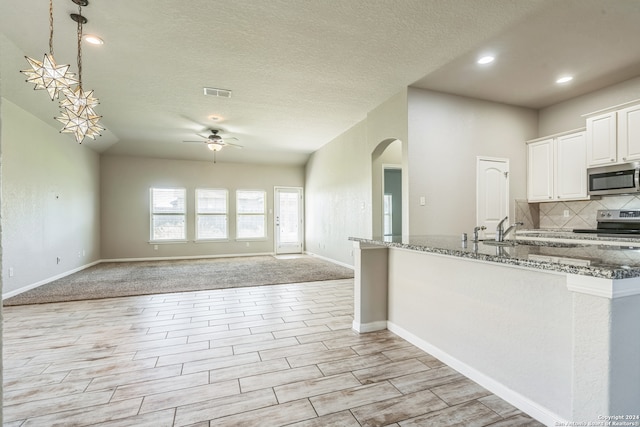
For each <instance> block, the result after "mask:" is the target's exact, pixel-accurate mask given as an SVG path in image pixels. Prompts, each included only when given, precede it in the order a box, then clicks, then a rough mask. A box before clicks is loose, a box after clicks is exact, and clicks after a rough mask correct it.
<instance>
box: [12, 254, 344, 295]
mask: <svg viewBox="0 0 640 427" xmlns="http://www.w3.org/2000/svg"><path fill="white" fill-rule="evenodd" d="M352 277H353V270H351V269H349V268H346V267H342V266H339V265H336V264H333V263H331V262H328V261H324V260H321V259H318V258H314V257H312V256H298V257H272V256H255V257H237V258H213V259H191V260H176V261H139V262H111V263H102V264H98V265H95V266H93V267H90V268H87V269H86V270H82V271H80V272H77V273H74V274H72V275H69V276H67V277H64V278H62V279H58V280H56V281H53V282H51V283H47V284H46V285H42V286H39V287H38V288H35V289H32V290H29V291H26V292H23V293H21V294H19V295H16V296H14V297H11V298H8V299H6V300H5V301H4V305H5V306H9V305H24V304H43V303H50V302H62V301H78V300H85V299H101V298H113V297H122V296H131V295H149V294H161V293H173V292H186V291H200V290H207V289H222V288H233V287H241V286H259V285H274V284H281V283H302V282H317V281H324V280H337V279H347V278H352Z"/></svg>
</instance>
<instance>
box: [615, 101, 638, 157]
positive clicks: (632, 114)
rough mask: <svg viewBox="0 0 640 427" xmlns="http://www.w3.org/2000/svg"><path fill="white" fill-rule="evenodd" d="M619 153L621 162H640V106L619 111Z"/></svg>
mask: <svg viewBox="0 0 640 427" xmlns="http://www.w3.org/2000/svg"><path fill="white" fill-rule="evenodd" d="M618 152H619V155H620V157H619V158H620V160H621V161H623V162H630V161H633V160H640V105H634V106H633V107H629V108H625V109H622V110H620V111H618Z"/></svg>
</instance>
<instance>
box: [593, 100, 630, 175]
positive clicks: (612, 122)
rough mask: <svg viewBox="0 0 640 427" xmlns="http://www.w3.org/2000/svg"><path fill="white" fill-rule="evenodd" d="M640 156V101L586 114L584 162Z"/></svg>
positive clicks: (600, 162) (609, 161) (607, 162)
mask: <svg viewBox="0 0 640 427" xmlns="http://www.w3.org/2000/svg"><path fill="white" fill-rule="evenodd" d="M637 160H640V104H638V105H633V106H631V107H627V108H623V109H618V110H615V111H610V112H608V113H603V114H598V115H594V116H591V117H587V165H588V166H589V167H591V166H602V165H613V164H618V163H626V162H632V161H637Z"/></svg>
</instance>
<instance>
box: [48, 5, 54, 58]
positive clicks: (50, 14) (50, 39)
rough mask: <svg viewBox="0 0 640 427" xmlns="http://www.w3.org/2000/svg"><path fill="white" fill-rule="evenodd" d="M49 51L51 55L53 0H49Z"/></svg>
mask: <svg viewBox="0 0 640 427" xmlns="http://www.w3.org/2000/svg"><path fill="white" fill-rule="evenodd" d="M49 53H50V54H51V56H53V0H49Z"/></svg>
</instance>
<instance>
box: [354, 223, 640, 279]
mask: <svg viewBox="0 0 640 427" xmlns="http://www.w3.org/2000/svg"><path fill="white" fill-rule="evenodd" d="M567 234H570V235H572V236H579V235H576V234H573V233H567ZM519 236H520V233H518V234H517V235H516V239H514V240H509V241H507V242H506V243H507V244H506V245H504V246H502V245H500V246H497V245H496V244H493V243H492V242H493V241H492V240H488V241H486V242H485V241H480V242H478V243H474V242H473V241H471V240H468V241H466V242H463V241H462V239H461V236H409V237H406V236H405V237H401V236H395V237H385V238H373V239H363V238H357V237H351V238H349V240H353V241H356V242H362V243H369V244H374V245H382V246H388V247H395V248H404V249H410V250H414V251H421V252H429V253H435V254H441V255H450V256H455V257H460V258H468V259H476V260H481V261H488V262H495V263H500V264H507V265H514V266H521V267H527V268H534V269H539V270H546V271H556V272H560V273H569V274H579V275H584V276H592V277H599V278H605V279H627V278H632V277H640V239H634V240H635V241H634V242H630V241H629V239H625V240H623V241H620V242H613V241H611V240H610V239H608V240H607V244H598V241H597V240H595V242H594V241H591V242H590V243H588V242H585V241H584V240H585V239H584V238H582V239H581V238H574V239H571V240H573V242H566V241H558V240H557V239H553V238H552V239H547V240H522V239H520V238H519ZM568 238H569V237H567V239H568ZM559 239H564V237H559Z"/></svg>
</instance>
